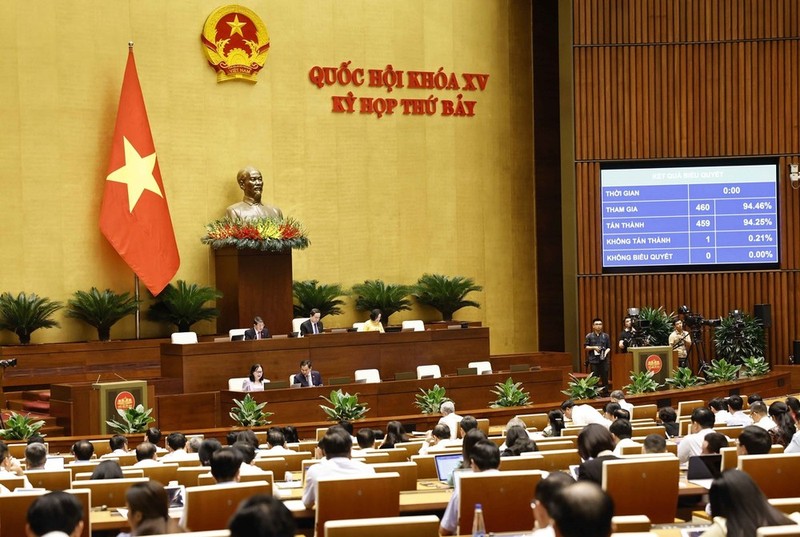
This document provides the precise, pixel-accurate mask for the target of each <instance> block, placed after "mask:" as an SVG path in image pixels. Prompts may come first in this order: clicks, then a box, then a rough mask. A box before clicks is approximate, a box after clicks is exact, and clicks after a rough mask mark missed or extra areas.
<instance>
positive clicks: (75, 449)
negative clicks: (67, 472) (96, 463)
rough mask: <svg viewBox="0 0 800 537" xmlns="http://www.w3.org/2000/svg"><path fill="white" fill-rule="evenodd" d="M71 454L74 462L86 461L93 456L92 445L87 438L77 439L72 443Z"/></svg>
mask: <svg viewBox="0 0 800 537" xmlns="http://www.w3.org/2000/svg"><path fill="white" fill-rule="evenodd" d="M71 452H72V454H73V455H74V456H75V463H74V464H80V463H86V462H88V461H90V460H91V459H92V457H93V456H94V446H93V445H92V443H91V442H89V441H88V440H78V441H77V442H75V443H74V444H72V449H71Z"/></svg>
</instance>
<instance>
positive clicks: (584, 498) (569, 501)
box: [548, 482, 614, 537]
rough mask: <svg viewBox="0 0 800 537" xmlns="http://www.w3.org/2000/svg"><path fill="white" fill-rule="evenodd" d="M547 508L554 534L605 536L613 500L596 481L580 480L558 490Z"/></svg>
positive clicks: (609, 532) (609, 525) (579, 536)
mask: <svg viewBox="0 0 800 537" xmlns="http://www.w3.org/2000/svg"><path fill="white" fill-rule="evenodd" d="M548 511H549V512H550V516H551V517H552V518H553V520H554V522H555V524H554V525H553V527H554V529H555V534H556V536H557V537H608V536H609V535H611V518H612V517H613V516H614V501H613V500H612V499H611V497H610V496H609V495H608V494H606V493H605V491H603V489H601V488H600V487H599V486H598V485H597V484H595V483H587V482H579V483H575V484H574V485H569V486H567V487H564V488H563V489H561V490H559V491H558V492H557V493H556V494H555V497H554V498H553V501H552V502H550V504H549V505H548Z"/></svg>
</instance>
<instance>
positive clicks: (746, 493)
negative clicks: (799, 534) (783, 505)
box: [701, 470, 796, 537]
mask: <svg viewBox="0 0 800 537" xmlns="http://www.w3.org/2000/svg"><path fill="white" fill-rule="evenodd" d="M708 499H709V505H710V507H711V516H712V517H714V522H713V524H712V525H711V527H710V528H709V529H708V530H706V532H705V533H703V535H702V536H701V537H755V535H756V529H757V528H761V527H763V526H785V525H790V524H795V523H796V522H795V521H793V520H792V519H791V518H789V517H787V516H786V515H784V514H783V513H781V512H780V511H778V510H777V509H775V508H774V507H772V506H771V505H770V504H769V502H768V501H767V498H766V497H765V496H764V493H763V492H761V489H760V488H758V485H756V483H755V482H754V481H753V479H752V478H751V477H750V476H749V475H747V474H746V473H744V472H742V471H740V470H726V471H725V472H723V473H722V475H721V476H720V477H718V478H717V479H715V480H714V481H713V482H712V483H711V488H710V489H709V491H708Z"/></svg>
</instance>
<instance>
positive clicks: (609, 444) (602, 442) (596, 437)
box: [578, 423, 619, 485]
mask: <svg viewBox="0 0 800 537" xmlns="http://www.w3.org/2000/svg"><path fill="white" fill-rule="evenodd" d="M613 450H614V438H613V437H612V436H611V433H610V432H609V431H608V429H606V428H605V427H603V426H602V425H600V424H597V423H590V424H589V425H587V426H586V427H584V428H583V430H582V431H581V432H580V433H579V434H578V454H579V455H580V456H581V459H583V462H582V463H581V465H580V466H578V481H593V482H595V483H597V484H598V485H599V484H601V483H602V482H603V463H604V462H605V461H611V460H616V459H618V458H619V457H617V456H616V455H614V452H613Z"/></svg>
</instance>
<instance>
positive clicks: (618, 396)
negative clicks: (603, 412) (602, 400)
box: [609, 390, 633, 419]
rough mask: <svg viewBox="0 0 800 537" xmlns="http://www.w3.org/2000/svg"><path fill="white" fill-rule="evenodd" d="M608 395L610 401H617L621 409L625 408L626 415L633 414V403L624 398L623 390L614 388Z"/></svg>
mask: <svg viewBox="0 0 800 537" xmlns="http://www.w3.org/2000/svg"><path fill="white" fill-rule="evenodd" d="M609 397H610V398H611V402H612V403H617V404H618V405H619V406H620V407H621V408H622V409H623V410H627V411H628V415H630V414H633V405H632V404H631V403H629V402H627V401H626V400H625V392H623V391H622V390H614V391H612V392H611V395H610V396H609ZM626 419H630V418H626Z"/></svg>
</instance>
